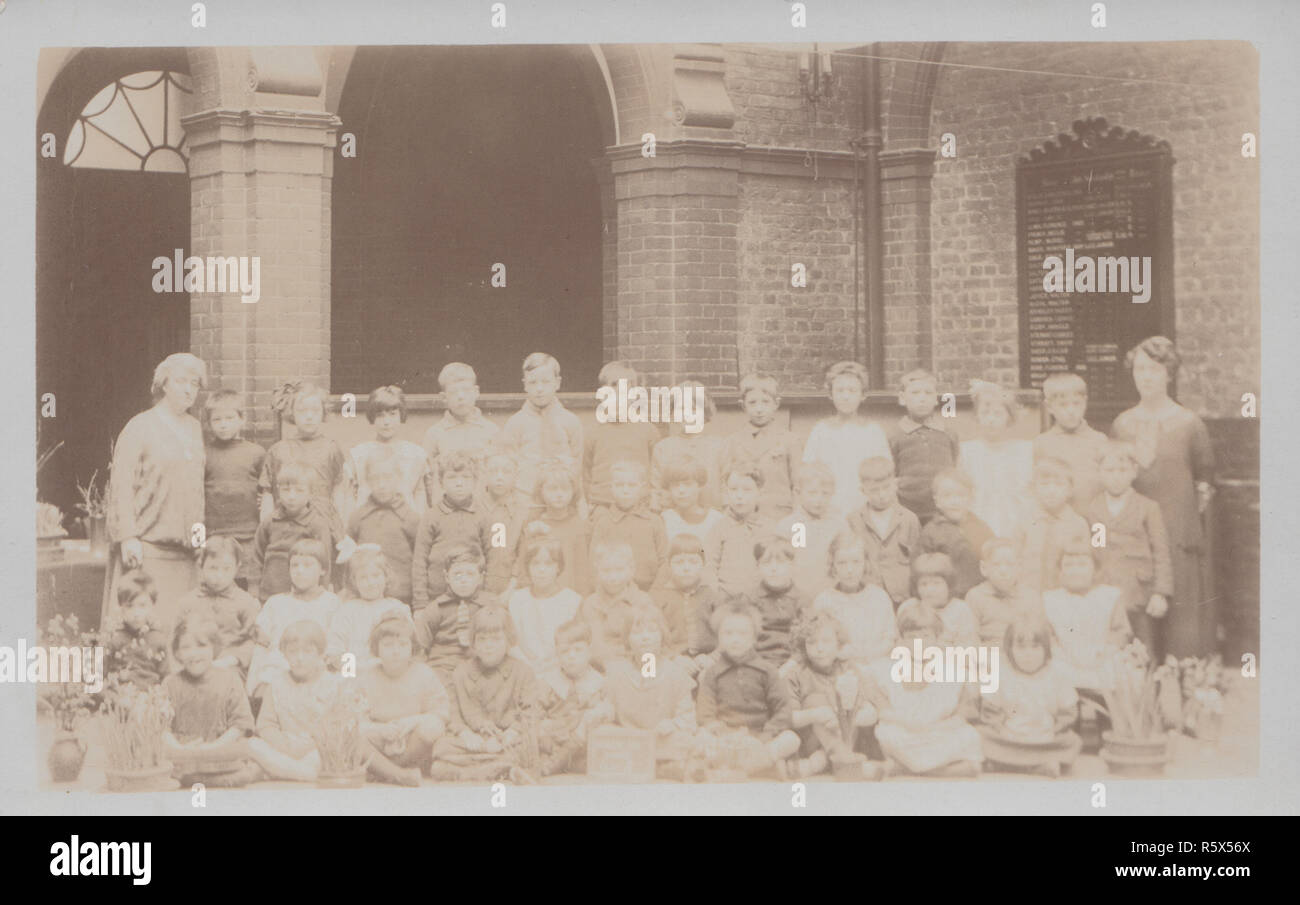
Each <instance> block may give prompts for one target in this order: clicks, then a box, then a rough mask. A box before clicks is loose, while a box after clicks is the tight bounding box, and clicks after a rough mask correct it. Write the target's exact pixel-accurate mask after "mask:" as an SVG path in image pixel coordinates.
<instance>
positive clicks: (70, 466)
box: [36, 48, 190, 516]
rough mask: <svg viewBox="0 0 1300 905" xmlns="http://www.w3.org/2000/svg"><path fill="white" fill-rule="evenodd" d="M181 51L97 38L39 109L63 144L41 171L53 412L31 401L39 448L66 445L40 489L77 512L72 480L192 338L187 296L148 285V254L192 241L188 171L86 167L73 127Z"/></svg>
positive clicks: (43, 299) (41, 321)
mask: <svg viewBox="0 0 1300 905" xmlns="http://www.w3.org/2000/svg"><path fill="white" fill-rule="evenodd" d="M187 68H188V67H187V64H186V62H185V57H184V52H183V51H179V50H177V51H167V50H160V51H157V50H156V51H139V50H121V51H115V50H113V49H108V48H96V49H92V50H87V51H84V52H83V53H81V54H79V55H78V56H77V57H75V58H74V59H73V60H72V61H71V62H70V63H69V64H68V65H67V66H66V67H65V68H64V69H63V71H62V72H61V73H60V74H59V76H58V77H57V78H56V79H55V82H54V84H53V86H52V87H51V90H50V93H49V95H48V96H47V98H46V101H45V103H44V104H43V106H42V108H41V111H40V117H39V123H38V126H39V131H40V132H41V134H44V133H45V132H50V133H52V134H53V135H54V136H55V137H56V139H57V142H58V156H57V157H55V158H42V159H40V160H39V162H38V171H37V179H36V192H37V200H36V392H37V395H38V404H39V397H40V396H41V395H42V394H45V393H53V394H55V400H56V412H57V415H56V417H54V418H42V417H39V413H38V424H37V428H38V434H37V437H38V440H37V444H38V451H39V452H44V451H45V450H48V449H50V448H51V447H53V446H54V445H56V444H58V443H60V442H61V443H62V444H63V445H62V447H61V448H60V449H59V451H58V452H57V453H55V454H54V455H53V456H52V457H51V458H50V460H49V461H48V462H47V463H46V465H45V466H44V467H43V468H42V470H41V472H40V474H39V475H38V477H37V491H38V496H39V497H40V499H42V500H45V501H48V502H51V503H54V504H55V505H57V506H59V508H60V509H62V510H63V511H64V513H65V515H68V516H75V515H76V512H75V504H76V503H77V502H78V501H79V500H80V497H79V495H78V493H77V483H78V482H80V483H82V484H85V483H87V482H88V481H89V480H90V478H91V475H92V474H94V473H95V472H96V471H98V472H99V475H100V480H101V481H102V480H103V477H104V475H105V474H106V473H107V469H108V465H109V449H110V445H111V443H112V442H113V441H114V440H115V439H116V438H117V435H118V433H119V432H120V431H121V430H122V427H123V425H125V423H126V422H127V420H128V419H129V418H131V416H133V415H135V414H136V413H138V412H140V411H143V410H144V409H146V408H148V407H149V405H150V404H151V401H152V400H151V399H150V395H149V385H150V382H151V380H152V377H153V369H154V367H155V366H156V365H157V364H158V362H159V361H161V360H162V359H163V358H164V357H166V356H167V355H168V354H170V353H172V352H183V351H187V350H188V349H189V345H190V309H189V296H188V294H186V293H167V294H155V293H154V292H153V290H152V287H151V281H152V278H153V274H154V272H153V269H152V262H153V259H154V258H155V257H158V256H160V255H162V256H168V257H170V256H172V254H173V250H174V249H176V248H187V247H188V246H189V238H190V189H189V177H188V176H186V175H184V174H173V173H156V172H149V173H143V172H131V171H127V170H101V169H81V168H74V167H70V166H67V165H65V164H64V163H63V159H62V158H63V152H64V145H65V142H66V141H67V140H68V135H69V131H70V129H71V128H72V125H73V123H74V122H75V121H76V119H77V115H78V114H79V113H80V112H81V111H82V109H83V107H84V106H85V105H86V103H87V102H88V101H89V100H90V99H91V98H92V97H93V96H95V95H96V93H97V92H99V91H100V89H102V88H104V86H106V85H109V84H111V83H112V82H113V81H114V80H115V79H117V78H120V77H123V76H128V75H130V74H131V73H136V72H142V71H147V70H171V71H178V72H185V71H186V70H187Z"/></svg>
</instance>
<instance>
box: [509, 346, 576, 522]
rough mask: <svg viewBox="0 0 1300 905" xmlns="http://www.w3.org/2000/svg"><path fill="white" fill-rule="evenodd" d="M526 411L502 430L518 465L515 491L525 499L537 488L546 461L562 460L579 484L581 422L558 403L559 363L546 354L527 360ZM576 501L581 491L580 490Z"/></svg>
mask: <svg viewBox="0 0 1300 905" xmlns="http://www.w3.org/2000/svg"><path fill="white" fill-rule="evenodd" d="M524 392H525V393H526V394H527V395H528V399H527V401H525V402H524V405H523V408H521V409H520V410H519V411H517V412H515V413H514V414H513V415H511V416H510V420H509V421H507V422H506V426H505V427H504V428H502V429H501V438H500V440H501V444H502V447H503V448H504V449H506V450H507V451H508V452H510V453H511V454H512V455H513V456H514V457H515V461H516V462H517V463H518V464H519V472H518V475H517V476H516V479H515V487H516V488H517V490H518V491H519V493H520V495H522V496H523V497H524V498H525V499H528V498H530V497H532V495H533V488H534V487H535V486H536V484H537V467H538V465H540V464H541V463H542V462H544V461H545V460H547V459H559V460H560V462H561V463H562V464H563V465H564V467H565V468H567V469H569V470H570V471H571V472H572V473H573V476H574V481H575V482H577V481H579V480H580V477H579V475H580V472H581V466H582V448H583V447H582V422H580V421H579V420H578V416H577V415H575V414H573V412H571V411H569V410H568V409H567V408H565V407H564V403H563V402H561V401H560V400H559V397H558V395H557V394H558V393H559V392H560V363H559V362H558V361H556V360H555V359H554V358H552V357H551V356H550V355H547V354H546V353H545V352H534V353H532V354H531V355H529V356H528V357H527V358H525V359H524ZM575 496H576V498H577V499H581V498H582V488H581V487H578V488H577V493H576V494H575Z"/></svg>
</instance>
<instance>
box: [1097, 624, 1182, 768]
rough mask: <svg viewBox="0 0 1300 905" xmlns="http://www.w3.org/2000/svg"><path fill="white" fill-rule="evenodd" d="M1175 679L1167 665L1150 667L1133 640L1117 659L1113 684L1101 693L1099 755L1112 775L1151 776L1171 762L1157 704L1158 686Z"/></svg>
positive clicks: (1147, 659)
mask: <svg viewBox="0 0 1300 905" xmlns="http://www.w3.org/2000/svg"><path fill="white" fill-rule="evenodd" d="M1171 680H1173V681H1176V675H1174V674H1173V673H1171V671H1170V670H1169V668H1168V666H1158V667H1153V666H1152V665H1151V663H1150V659H1149V658H1148V657H1147V654H1146V649H1145V648H1144V647H1143V646H1142V643H1141V642H1140V641H1137V640H1134V641H1133V642H1132V644H1130V645H1129V647H1128V648H1126V649H1125V650H1124V652H1123V653H1122V655H1121V656H1120V657H1118V658H1117V660H1116V663H1115V670H1114V682H1113V685H1112V687H1111V689H1110V690H1108V691H1106V692H1104V693H1103V696H1104V698H1105V700H1106V707H1105V711H1104V712H1105V713H1106V715H1107V716H1108V717H1109V718H1110V724H1111V725H1110V729H1109V730H1107V731H1105V732H1103V733H1102V734H1101V740H1102V746H1101V757H1102V759H1103V760H1104V761H1106V765H1107V766H1108V767H1109V768H1110V770H1111V772H1112V773H1116V774H1120V775H1133V776H1153V775H1158V774H1160V773H1162V772H1163V771H1164V768H1165V763H1166V762H1167V761H1168V760H1169V736H1168V735H1167V734H1166V731H1165V718H1164V714H1163V713H1162V711H1161V708H1160V689H1161V686H1162V685H1164V684H1166V683H1168V682H1169V681H1171Z"/></svg>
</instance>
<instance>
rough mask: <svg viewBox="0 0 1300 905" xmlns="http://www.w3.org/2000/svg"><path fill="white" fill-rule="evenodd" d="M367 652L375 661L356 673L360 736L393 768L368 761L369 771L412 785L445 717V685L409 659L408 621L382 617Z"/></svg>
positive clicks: (448, 703)
mask: <svg viewBox="0 0 1300 905" xmlns="http://www.w3.org/2000/svg"><path fill="white" fill-rule="evenodd" d="M370 653H371V654H373V655H374V656H375V658H376V659H377V661H378V662H376V663H372V664H371V665H370V666H368V667H366V668H365V669H363V670H361V671H359V672H358V673H357V679H358V682H359V684H360V686H361V690H362V693H363V694H365V696H366V701H367V702H368V704H369V713H368V714H367V721H366V724H365V727H364V732H365V736H366V739H367V740H368V741H369V742H370V744H371V745H373V746H374V747H375V748H376V749H377V750H378V751H379V753H381V754H383V755H384V757H385V758H387V759H388V760H389V761H391V763H392V764H393V765H395V766H396V767H397V769H396V770H392V769H390V768H389V764H386V763H384V762H383V761H378V762H377V761H375V760H372V761H371V763H370V767H369V769H370V772H371V775H372V776H374V777H375V778H377V779H380V780H382V781H386V782H394V783H397V784H398V785H403V786H418V785H419V784H420V771H421V770H422V769H425V770H427V769H428V767H429V763H430V758H431V756H432V753H433V746H434V743H435V742H437V741H438V740H440V739H441V738H442V737H443V733H444V732H446V730H447V721H448V719H449V718H450V716H451V701H450V699H449V697H448V695H447V689H446V688H445V687H443V684H442V683H441V682H439V681H438V677H437V676H436V675H434V672H433V670H432V669H430V668H429V667H428V665H427V664H425V663H422V662H420V661H419V660H418V659H416V658H415V656H414V653H415V632H414V630H413V629H412V628H411V620H410V619H407V618H405V617H404V616H388V617H387V618H385V619H383V620H381V621H380V622H379V623H378V624H377V625H376V626H375V628H374V631H372V632H371V633H370Z"/></svg>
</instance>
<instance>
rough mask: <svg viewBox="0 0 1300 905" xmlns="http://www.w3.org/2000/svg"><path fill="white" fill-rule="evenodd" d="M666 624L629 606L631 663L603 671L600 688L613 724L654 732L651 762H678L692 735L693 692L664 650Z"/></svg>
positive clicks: (653, 612)
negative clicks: (601, 686)
mask: <svg viewBox="0 0 1300 905" xmlns="http://www.w3.org/2000/svg"><path fill="white" fill-rule="evenodd" d="M666 635H667V623H666V622H665V620H664V614H663V612H662V611H661V610H660V609H659V607H657V606H644V605H643V606H639V607H635V608H633V610H632V612H631V614H630V615H629V616H628V622H627V648H628V651H629V652H630V653H631V659H630V660H624V659H619V660H615V661H614V662H613V663H611V664H609V666H608V667H607V668H606V682H605V688H606V692H607V694H608V695H609V701H610V704H611V705H612V707H613V714H614V721H615V722H616V723H617V724H618V725H620V726H623V727H626V728H629V729H645V730H647V731H653V732H654V733H655V759H656V760H657V761H660V762H664V761H669V762H671V761H678V760H681V759H682V758H683V757H684V756H685V754H686V753H687V752H688V751H689V750H690V747H691V739H692V738H693V737H694V735H695V729H696V726H695V702H694V701H693V700H692V699H691V692H692V691H693V690H694V688H695V682H694V681H692V679H691V677H690V675H689V674H688V672H687V670H686V669H685V668H684V665H683V659H684V658H680V657H672V656H669V655H668V653H667V652H666V651H665V649H664V641H665V638H666Z"/></svg>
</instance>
